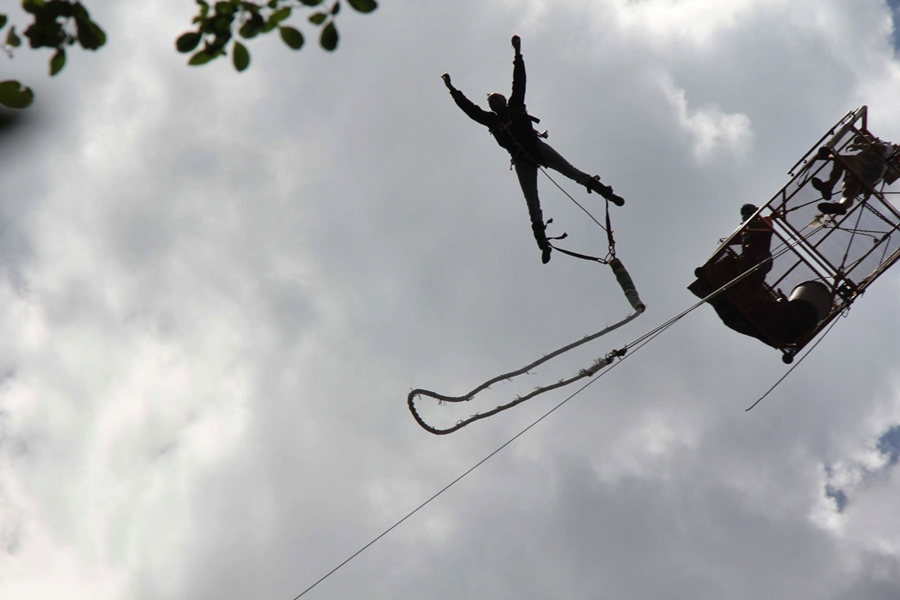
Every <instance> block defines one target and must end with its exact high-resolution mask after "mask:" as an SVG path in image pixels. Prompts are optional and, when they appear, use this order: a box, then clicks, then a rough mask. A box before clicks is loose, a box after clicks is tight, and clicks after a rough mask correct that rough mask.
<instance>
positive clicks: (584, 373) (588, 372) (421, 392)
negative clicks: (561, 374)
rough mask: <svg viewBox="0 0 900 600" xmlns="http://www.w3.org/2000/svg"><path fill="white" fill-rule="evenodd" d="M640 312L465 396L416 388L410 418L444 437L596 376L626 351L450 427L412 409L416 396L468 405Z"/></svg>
mask: <svg viewBox="0 0 900 600" xmlns="http://www.w3.org/2000/svg"><path fill="white" fill-rule="evenodd" d="M642 312H643V309H641V310H637V311H635V312H633V313H632V314H630V315H628V316H627V317H625V318H624V319H622V320H621V321H619V322H618V323H616V324H614V325H610V326H609V327H607V328H605V329H603V330H601V331H598V332H597V333H594V334H592V335H589V336H587V337H585V338H582V339H580V340H578V341H576V342H572V343H571V344H568V345H566V346H563V347H562V348H559V349H558V350H554V351H553V352H551V353H550V354H548V355H546V356H544V357H542V358H539V359H538V360H536V361H534V362H532V363H530V364H527V365H525V366H524V367H522V368H521V369H517V370H515V371H511V372H509V373H504V374H502V375H498V376H497V377H494V378H493V379H489V380H487V381H485V382H484V383H482V384H481V385H479V386H478V387H476V388H475V389H473V390H472V391H471V392H469V393H468V394H465V395H464V396H445V395H443V394H439V393H437V392H433V391H431V390H426V389H421V388H418V389H414V390H412V391H411V392H410V393H409V394H408V395H407V397H406V403H407V405H408V406H409V410H410V412H411V413H412V416H413V418H414V419H415V420H416V423H418V424H419V426H421V427H422V429H424V430H425V431H427V432H428V433H433V434H434V435H447V434H449V433H453V432H454V431H458V430H460V429H462V428H463V427H465V426H466V425H469V424H471V423H474V422H475V421H480V420H481V419H486V418H488V417H491V416H493V415H496V414H497V413H501V412H503V411H504V410H508V409H510V408H512V407H514V406H517V405H519V404H521V403H522V402H525V401H526V400H530V399H531V398H534V397H535V396H539V395H541V394H544V393H546V392H550V391H552V390H555V389H559V388H561V387H565V386H567V385H569V384H572V383H575V382H576V381H578V380H579V379H583V378H585V377H592V376H593V375H594V374H596V373H597V372H598V371H600V370H601V369H603V368H604V367H607V366H609V365H610V364H612V362H613V360H615V359H616V358H619V357H621V356H624V355H625V352H626V349H620V350H613V351H612V352H610V353H609V354H607V355H606V356H605V357H604V358H601V359H597V360H596V361H595V362H594V364H592V365H591V366H590V367H588V368H586V369H582V370H580V371H579V372H578V373H577V374H576V375H573V376H572V377H570V378H568V379H561V380H560V381H557V382H556V383H553V384H550V385H546V386H539V387H537V388H535V389H534V390H533V391H532V392H531V393H529V394H526V395H525V396H517V397H516V398H515V399H513V400H511V401H509V402H507V403H505V404H501V405H499V406H496V407H494V408H493V409H491V410H489V411H487V412H483V413H475V414H474V415H472V416H470V417H468V418H466V419H462V420H460V421H457V422H456V424H455V425H453V426H451V427H446V428H440V427H434V426H432V425H429V424H428V423H426V422H425V420H424V419H422V417H421V416H420V415H419V412H418V410H416V404H415V401H416V398H417V397H419V396H428V397H429V398H434V399H435V400H437V401H438V402H468V401H469V400H472V399H474V397H475V396H476V394H478V393H479V392H482V391H484V390H486V389H488V388H489V387H490V386H492V385H493V384H495V383H497V382H499V381H504V380H506V381H510V380H512V379H513V378H514V377H519V376H520V375H524V374H525V373H528V372H529V371H531V370H532V369H534V368H536V367H538V366H540V365H542V364H544V363H545V362H547V361H549V360H551V359H553V358H556V357H557V356H559V355H560V354H564V353H566V352H569V351H570V350H574V349H575V348H577V347H579V346H581V345H583V344H586V343H588V342H590V341H593V340H595V339H597V338H599V337H602V336H604V335H606V334H607V333H610V332H612V331H615V330H616V329H618V328H619V327H622V326H623V325H625V324H626V323H629V322H630V321H632V320H634V319H635V318H637V316H638V315H640V314H641V313H642Z"/></svg>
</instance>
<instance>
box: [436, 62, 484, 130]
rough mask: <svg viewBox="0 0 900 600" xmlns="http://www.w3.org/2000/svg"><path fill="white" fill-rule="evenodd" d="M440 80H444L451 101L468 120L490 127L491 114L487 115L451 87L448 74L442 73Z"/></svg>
mask: <svg viewBox="0 0 900 600" xmlns="http://www.w3.org/2000/svg"><path fill="white" fill-rule="evenodd" d="M441 79H443V80H444V85H446V86H447V89H448V90H450V95H451V96H453V101H454V102H456V105H457V106H458V107H459V108H460V109H462V111H463V112H464V113H466V114H467V115H468V116H469V118H470V119H472V120H473V121H476V122H478V123H481V124H482V125H485V126H487V127H490V126H491V123H492V121H491V116H492V115H493V113H489V112H488V111H486V110H483V109H482V108H481V107H479V106H478V105H477V104H475V103H474V102H472V101H471V100H469V99H468V98H466V96H465V94H463V93H462V92H461V91H459V90H458V89H456V88H455V87H453V84H452V83H451V82H450V74H449V73H444V74H443V75H441Z"/></svg>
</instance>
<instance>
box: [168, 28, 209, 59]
mask: <svg viewBox="0 0 900 600" xmlns="http://www.w3.org/2000/svg"><path fill="white" fill-rule="evenodd" d="M202 38H203V36H202V35H201V34H200V33H199V32H197V31H188V32H187V33H185V34H182V35H181V37H179V38H178V39H177V40H175V48H177V49H178V51H179V52H181V53H182V54H184V53H187V52H191V51H192V50H193V49H194V48H196V47H197V46H198V45H200V40H201V39H202Z"/></svg>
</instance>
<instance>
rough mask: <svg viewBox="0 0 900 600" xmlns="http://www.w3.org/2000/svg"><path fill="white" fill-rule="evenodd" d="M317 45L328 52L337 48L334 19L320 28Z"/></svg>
mask: <svg viewBox="0 0 900 600" xmlns="http://www.w3.org/2000/svg"><path fill="white" fill-rule="evenodd" d="M319 45H321V46H322V48H324V49H325V50H328V51H329V52H333V51H334V49H335V48H337V45H338V32H337V27H335V26H334V21H330V22H329V23H328V25H326V26H325V28H324V29H323V30H322V35H321V36H320V37H319Z"/></svg>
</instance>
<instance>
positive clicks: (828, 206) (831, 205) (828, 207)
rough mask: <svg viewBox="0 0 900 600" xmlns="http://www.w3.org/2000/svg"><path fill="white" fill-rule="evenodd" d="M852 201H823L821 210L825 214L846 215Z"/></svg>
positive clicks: (820, 206) (820, 205)
mask: <svg viewBox="0 0 900 600" xmlns="http://www.w3.org/2000/svg"><path fill="white" fill-rule="evenodd" d="M849 206H850V202H822V203H820V204H819V207H818V208H819V212H821V213H822V214H823V215H846V214H847V208H849Z"/></svg>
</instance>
